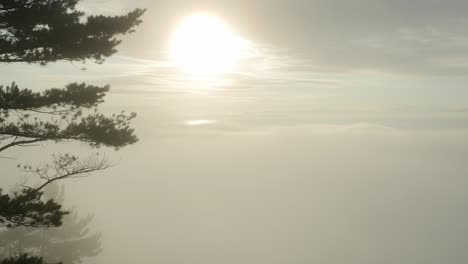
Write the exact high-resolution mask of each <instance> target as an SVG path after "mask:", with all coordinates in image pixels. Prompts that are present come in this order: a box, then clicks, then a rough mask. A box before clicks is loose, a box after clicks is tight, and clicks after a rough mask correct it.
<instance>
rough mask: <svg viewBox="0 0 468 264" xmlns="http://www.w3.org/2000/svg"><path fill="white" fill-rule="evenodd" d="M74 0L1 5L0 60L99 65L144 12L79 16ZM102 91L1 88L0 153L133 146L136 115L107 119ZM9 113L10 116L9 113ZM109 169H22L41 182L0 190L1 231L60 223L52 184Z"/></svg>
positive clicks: (72, 159) (62, 164)
mask: <svg viewBox="0 0 468 264" xmlns="http://www.w3.org/2000/svg"><path fill="white" fill-rule="evenodd" d="M79 1H80V0H0V63H7V64H11V63H34V64H40V65H43V66H45V65H47V64H48V63H53V62H57V61H80V62H83V63H84V62H86V61H93V62H96V63H102V62H104V60H105V59H106V58H108V57H109V56H111V55H113V54H115V53H116V52H117V50H116V47H117V46H118V45H119V44H120V42H121V41H120V40H119V39H118V38H117V36H119V35H123V34H128V33H132V32H133V31H134V30H135V27H136V26H138V25H139V24H140V23H141V22H142V21H141V19H140V18H141V16H142V15H143V13H144V12H145V10H143V9H135V10H134V11H131V12H129V13H127V14H125V15H121V16H102V15H94V16H86V14H85V13H83V12H81V11H79V10H78V9H77V4H78V2H79ZM108 91H109V86H94V85H88V84H85V83H72V84H69V85H67V86H66V87H64V88H52V89H48V90H46V91H43V92H34V91H33V90H32V89H26V88H20V87H19V86H18V85H17V84H15V83H13V84H11V85H8V86H0V154H2V156H3V154H5V153H7V151H9V150H10V149H11V148H14V147H18V146H22V147H24V146H31V144H35V143H39V142H41V143H46V142H50V143H58V142H71V141H76V142H82V143H85V144H87V145H88V146H89V147H91V148H97V147H101V146H106V147H112V148H115V149H119V148H121V147H124V146H127V145H130V144H134V143H136V142H137V141H138V138H137V137H136V135H135V133H134V130H133V129H132V128H131V127H130V125H129V122H130V121H131V120H132V119H133V118H134V117H135V116H136V114H135V113H128V114H127V113H125V112H121V113H119V114H115V115H112V116H106V115H104V114H102V113H100V112H99V111H98V108H97V106H98V105H99V104H101V103H102V102H103V101H104V100H103V99H104V97H105V95H106V93H107V92H108ZM12 113H14V115H13V114H12ZM107 167H109V164H108V163H107V162H106V161H105V160H102V159H96V157H91V158H89V159H84V160H83V159H80V158H78V157H76V156H75V155H72V154H63V155H56V156H54V159H53V163H52V164H48V165H44V166H41V167H38V168H32V167H30V166H24V167H23V166H22V169H23V170H25V171H26V172H27V173H30V174H33V175H36V176H37V177H38V179H40V180H42V183H41V184H40V185H39V186H23V188H22V189H21V190H19V191H18V192H16V193H14V194H12V195H10V194H6V193H3V192H2V191H1V190H0V226H1V225H3V226H5V227H10V228H11V227H18V226H27V227H43V228H45V227H51V226H55V227H57V226H60V225H61V224H62V223H63V218H64V217H65V216H66V215H67V214H68V212H67V211H65V210H63V209H62V206H61V204H60V203H59V202H58V201H55V200H54V199H44V197H43V189H44V188H45V187H46V186H48V185H49V184H52V183H54V182H56V181H58V180H62V179H65V178H72V177H77V176H84V175H88V174H89V173H91V172H94V171H96V170H101V169H105V168H107ZM42 262H43V260H42V258H37V257H31V256H23V255H22V256H19V257H18V258H16V259H5V260H3V261H1V262H0V263H2V264H6V263H38V264H39V263H42Z"/></svg>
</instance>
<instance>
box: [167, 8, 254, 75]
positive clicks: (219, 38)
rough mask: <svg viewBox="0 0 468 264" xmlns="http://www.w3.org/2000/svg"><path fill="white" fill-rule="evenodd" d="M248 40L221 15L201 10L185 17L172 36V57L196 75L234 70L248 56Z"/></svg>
mask: <svg viewBox="0 0 468 264" xmlns="http://www.w3.org/2000/svg"><path fill="white" fill-rule="evenodd" d="M248 46H249V45H248V41H246V40H245V39H243V38H241V37H240V36H238V35H237V34H235V33H234V32H233V31H232V30H231V29H230V28H229V27H228V26H227V25H226V24H225V23H224V22H223V21H222V20H221V19H219V18H217V17H215V16H212V15H208V14H199V15H192V16H189V17H187V18H185V19H184V20H183V21H182V22H181V23H180V24H179V25H178V26H177V27H176V30H175V31H174V32H173V34H172V35H171V37H170V57H171V61H172V62H173V63H174V64H175V66H177V67H178V68H180V69H182V70H183V71H185V72H187V73H189V74H194V75H217V74H226V73H230V72H232V71H234V69H235V67H236V65H237V64H238V63H239V62H240V61H241V60H242V59H243V58H244V57H245V55H246V52H247V50H248Z"/></svg>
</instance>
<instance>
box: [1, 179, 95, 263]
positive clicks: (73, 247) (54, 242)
mask: <svg viewBox="0 0 468 264" xmlns="http://www.w3.org/2000/svg"><path fill="white" fill-rule="evenodd" d="M64 194H65V193H64V188H63V187H59V186H58V185H57V184H51V185H48V186H47V188H46V189H45V190H44V198H45V199H54V200H56V201H57V202H58V203H60V204H63V202H64V198H65V196H64ZM92 220H93V216H92V215H88V216H86V217H80V216H79V214H78V212H77V210H76V208H75V207H73V208H71V209H70V214H68V215H66V216H64V218H63V224H62V225H61V226H60V227H53V228H47V229H31V228H27V227H19V228H12V229H7V230H4V231H3V232H1V233H0V257H1V256H3V257H4V258H7V257H12V256H21V255H22V254H29V255H32V256H41V257H42V258H43V259H44V261H46V262H49V263H52V262H59V261H62V262H63V263H69V264H80V263H82V262H83V260H84V259H86V258H90V257H95V256H97V255H98V254H99V253H100V252H101V242H100V237H101V235H100V234H99V233H91V232H90V229H89V225H90V223H91V221H92Z"/></svg>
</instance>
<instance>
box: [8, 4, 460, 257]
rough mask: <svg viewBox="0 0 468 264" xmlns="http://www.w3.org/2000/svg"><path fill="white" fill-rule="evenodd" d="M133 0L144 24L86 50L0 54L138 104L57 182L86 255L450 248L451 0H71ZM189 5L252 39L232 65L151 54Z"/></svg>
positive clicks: (13, 69) (32, 78)
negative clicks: (119, 132)
mask: <svg viewBox="0 0 468 264" xmlns="http://www.w3.org/2000/svg"><path fill="white" fill-rule="evenodd" d="M135 7H144V8H147V9H148V11H147V13H146V14H145V16H144V18H143V19H144V23H143V24H142V25H141V26H140V27H139V28H138V30H137V32H136V33H135V34H132V35H130V36H126V37H125V38H124V42H123V44H122V45H121V47H120V52H119V53H118V54H117V55H116V56H114V57H113V58H111V59H109V60H107V62H106V63H104V64H102V65H94V64H93V63H87V64H86V65H84V67H86V70H81V68H82V67H83V65H81V64H80V63H75V64H70V63H57V64H51V65H48V66H46V67H41V66H37V65H1V66H0V76H1V77H2V78H1V79H2V82H3V83H4V84H8V83H10V82H12V81H16V82H17V83H18V84H19V85H20V86H22V87H28V88H31V89H36V90H41V89H45V88H50V87H63V86H64V85H65V84H67V83H69V82H76V81H77V82H82V81H86V82H88V83H93V84H106V83H110V84H111V85H112V91H111V93H110V94H109V95H108V97H107V100H106V104H105V106H104V107H103V110H104V111H106V112H118V111H120V110H122V109H125V110H127V111H136V112H138V118H137V120H136V121H135V123H134V126H135V127H136V129H137V134H138V135H139V136H140V139H141V141H140V142H139V143H138V144H137V145H135V146H131V147H129V148H126V149H123V150H121V151H119V152H118V153H113V152H112V151H111V150H108V153H109V155H110V157H113V158H115V159H116V160H120V164H119V165H118V166H117V167H116V168H113V169H110V170H109V171H106V172H103V173H100V174H99V175H95V176H93V177H90V178H87V179H80V180H76V181H67V182H65V186H66V188H67V190H68V191H67V193H68V194H69V203H70V204H76V205H77V206H78V208H80V209H81V210H82V211H83V213H84V214H87V213H88V212H89V213H94V214H95V215H96V216H95V229H97V230H100V231H102V233H103V248H104V251H103V253H102V254H101V255H100V256H99V257H98V258H96V259H93V260H90V262H89V263H115V264H124V263H129V262H135V263H136V262H141V263H164V264H172V263H173V264H185V263H193V264H195V263H197V264H198V263H200V264H202V263H203V264H220V263H222V264H229V263H233V264H240V263H242V264H272V263H301V264H302V263H304V264H305V263H324V264H345V263H346V264H364V263H369V264H370V263H388V264H393V263H401V264H418V263H421V264H422V263H424V264H440V263H447V264H459V263H460V264H461V263H467V261H468V253H467V251H466V247H467V246H468V214H467V213H466V212H467V209H468V208H467V207H468V205H467V203H466V201H467V200H468V194H467V192H466V187H467V186H468V178H467V175H468V165H467V163H466V157H468V136H467V135H468V105H467V103H466V102H467V99H468V89H467V88H466V87H467V86H468V35H467V34H466V33H467V29H468V17H467V14H468V1H461V0H460V1H457V0H446V1H442V0H440V1H436V0H411V1H403V0H380V1H379V0H374V1H370V0H369V1H364V0H362V1H359V0H353V1H334V0H307V1H306V0H303V1H301V0H290V1H285V0H278V1H276V0H250V1H247V0H245V1H244V0H235V1H234V0H216V1H188V0H187V1H183V0H171V1H157V0H151V1H150V0H132V1H125V0H115V1H108V0H100V1H91V0H89V1H84V2H83V5H82V8H83V9H84V10H87V11H89V12H92V13H105V14H119V13H122V12H125V11H128V10H131V9H132V8H135ZM199 12H209V13H211V14H214V15H216V16H218V17H220V18H221V19H223V20H224V21H225V22H226V23H227V24H229V26H230V27H231V28H233V29H234V30H235V32H236V33H237V34H239V35H240V36H242V37H243V38H245V39H247V40H249V41H250V42H251V43H252V44H253V46H254V52H253V55H252V57H251V58H250V59H249V60H248V61H246V62H244V63H243V64H241V65H239V68H238V70H237V71H236V72H231V73H229V74H226V75H225V76H222V77H219V78H215V79H210V80H205V81H203V80H202V81H200V80H197V81H194V80H192V79H190V78H187V77H186V76H185V75H183V74H181V73H180V72H179V71H177V70H175V69H173V68H172V67H169V66H168V61H167V59H168V48H169V46H168V45H169V44H168V43H169V36H170V34H171V33H172V32H173V31H174V30H175V27H176V25H177V24H178V23H179V22H180V21H181V20H182V19H183V18H184V17H186V16H188V15H191V14H195V13H199ZM194 120H206V122H202V123H201V124H200V125H198V126H193V125H187V124H190V123H187V122H190V121H194ZM73 148H74V149H76V150H77V151H79V152H84V151H86V150H85V149H84V146H81V145H80V146H73ZM57 149H58V150H61V149H63V146H62V147H61V146H59V147H58V148H52V149H51V148H50V147H48V146H43V147H38V148H36V149H35V150H33V151H30V150H27V152H26V150H25V149H21V150H18V152H14V153H12V154H11V155H12V156H13V157H15V158H17V159H18V160H26V161H30V162H39V159H38V158H37V157H38V153H42V152H53V151H56V150H57ZM41 156H42V155H41ZM44 156H45V155H44ZM0 162H2V169H3V168H7V169H6V170H8V171H11V172H12V173H11V175H17V173H16V170H15V168H14V165H16V163H14V164H12V163H11V162H8V161H1V160H0ZM7 163H8V164H7ZM3 164H5V165H3ZM13 172H15V173H13ZM2 175H3V173H2ZM5 181H6V182H8V183H9V184H13V183H14V182H15V176H11V177H10V178H8V179H5Z"/></svg>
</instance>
